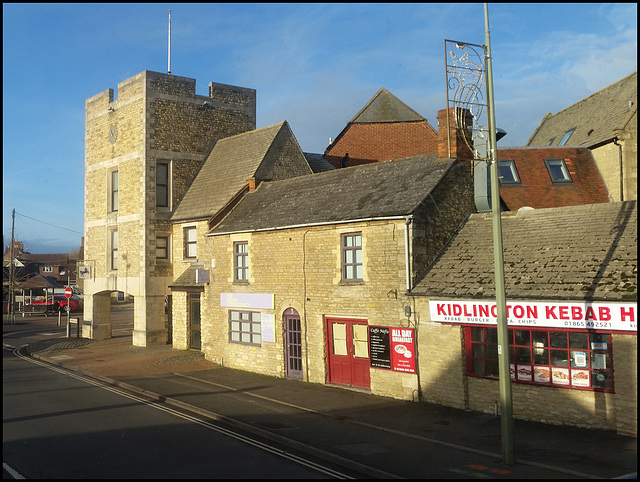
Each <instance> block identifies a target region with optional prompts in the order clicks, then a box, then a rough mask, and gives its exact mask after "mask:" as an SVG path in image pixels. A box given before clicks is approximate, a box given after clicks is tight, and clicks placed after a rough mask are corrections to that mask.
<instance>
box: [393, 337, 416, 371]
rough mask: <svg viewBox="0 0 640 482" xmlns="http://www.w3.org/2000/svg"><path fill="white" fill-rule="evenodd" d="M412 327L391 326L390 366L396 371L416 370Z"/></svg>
mask: <svg viewBox="0 0 640 482" xmlns="http://www.w3.org/2000/svg"><path fill="white" fill-rule="evenodd" d="M413 335H414V331H413V328H391V368H392V369H393V370H394V371H396V372H405V373H415V372H416V350H415V339H414V336H413Z"/></svg>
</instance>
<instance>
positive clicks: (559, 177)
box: [544, 159, 573, 184]
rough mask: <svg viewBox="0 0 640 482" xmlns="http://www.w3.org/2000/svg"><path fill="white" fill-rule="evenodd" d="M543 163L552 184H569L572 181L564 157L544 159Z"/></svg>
mask: <svg viewBox="0 0 640 482" xmlns="http://www.w3.org/2000/svg"><path fill="white" fill-rule="evenodd" d="M544 163H545V164H546V166H547V171H549V176H551V182H552V183H553V184H569V183H572V182H573V179H571V176H570V175H569V169H567V165H566V164H565V162H564V159H545V160H544Z"/></svg>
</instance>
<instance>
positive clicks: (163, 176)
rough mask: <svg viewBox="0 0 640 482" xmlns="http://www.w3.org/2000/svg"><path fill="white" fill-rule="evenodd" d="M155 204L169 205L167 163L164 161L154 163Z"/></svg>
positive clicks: (160, 205)
mask: <svg viewBox="0 0 640 482" xmlns="http://www.w3.org/2000/svg"><path fill="white" fill-rule="evenodd" d="M156 206H158V207H168V206H169V164H168V163H166V162H158V163H157V164H156Z"/></svg>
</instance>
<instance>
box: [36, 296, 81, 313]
mask: <svg viewBox="0 0 640 482" xmlns="http://www.w3.org/2000/svg"><path fill="white" fill-rule="evenodd" d="M24 306H25V310H26V311H30V309H35V311H39V310H42V311H44V310H45V309H47V308H48V309H51V310H52V311H58V310H64V311H69V307H71V311H80V310H82V308H83V303H82V298H80V297H79V296H76V295H72V296H71V298H69V299H67V297H66V296H65V295H63V294H55V295H53V297H52V296H48V297H47V301H46V303H45V300H44V299H41V300H31V301H25V303H24Z"/></svg>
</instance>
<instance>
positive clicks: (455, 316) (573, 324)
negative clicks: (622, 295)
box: [429, 300, 638, 332]
mask: <svg viewBox="0 0 640 482" xmlns="http://www.w3.org/2000/svg"><path fill="white" fill-rule="evenodd" d="M637 310H638V307H637V303H546V302H524V301H515V302H507V324H508V325H509V326H527V327H530V328H577V329H593V330H606V331H627V332H637V331H638V318H637ZM429 312H430V314H431V321H438V322H440V323H455V324H464V325H469V324H471V325H474V324H475V325H496V324H497V319H498V315H497V307H496V304H495V303H491V302H484V301H456V300H431V301H429Z"/></svg>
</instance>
